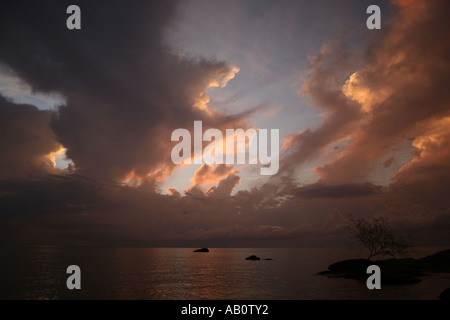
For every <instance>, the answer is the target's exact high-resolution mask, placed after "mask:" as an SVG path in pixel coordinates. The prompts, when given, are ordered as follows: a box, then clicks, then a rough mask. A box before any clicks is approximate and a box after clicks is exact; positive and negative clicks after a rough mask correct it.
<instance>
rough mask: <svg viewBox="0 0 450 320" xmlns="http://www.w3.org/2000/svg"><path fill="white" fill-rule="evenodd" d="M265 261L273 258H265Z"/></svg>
mask: <svg viewBox="0 0 450 320" xmlns="http://www.w3.org/2000/svg"><path fill="white" fill-rule="evenodd" d="M263 260H273V259H272V258H265V259H263Z"/></svg>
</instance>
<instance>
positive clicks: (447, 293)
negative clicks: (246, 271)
mask: <svg viewBox="0 0 450 320" xmlns="http://www.w3.org/2000/svg"><path fill="white" fill-rule="evenodd" d="M439 299H441V300H450V288H447V289H445V290H444V291H442V292H441V294H440V295H439Z"/></svg>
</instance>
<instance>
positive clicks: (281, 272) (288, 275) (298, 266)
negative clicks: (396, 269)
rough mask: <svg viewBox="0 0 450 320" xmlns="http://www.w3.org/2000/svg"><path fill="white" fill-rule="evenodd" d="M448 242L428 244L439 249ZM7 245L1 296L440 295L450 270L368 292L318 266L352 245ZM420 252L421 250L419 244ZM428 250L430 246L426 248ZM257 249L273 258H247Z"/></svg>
mask: <svg viewBox="0 0 450 320" xmlns="http://www.w3.org/2000/svg"><path fill="white" fill-rule="evenodd" d="M440 249H441V248H428V253H434V252H437V251H439V250H440ZM193 250H194V248H192V249H185V248H114V247H51V246H40V247H15V248H12V247H1V248H0V261H1V263H0V288H1V289H0V298H2V299H177V300H182V299H210V300H213V299H227V300H228V299H230V300H231V299H284V300H288V299H436V298H437V296H438V294H439V292H441V291H442V290H443V289H444V288H446V287H450V275H449V274H438V275H433V276H429V277H425V278H423V281H422V282H420V283H418V284H416V285H411V286H392V287H389V286H384V287H383V288H382V290H377V291H370V290H367V288H366V287H365V285H364V284H363V283H360V282H357V281H354V280H350V279H330V278H326V277H322V276H317V275H316V274H317V272H319V271H322V270H324V269H326V268H327V266H328V265H329V264H331V263H333V262H336V261H338V260H341V259H347V258H352V257H354V256H355V252H354V251H350V250H346V249H211V250H210V252H209V253H194V252H193ZM419 251H420V250H419ZM421 252H422V253H424V251H423V250H422V251H421ZM252 254H255V255H257V256H260V257H262V258H269V257H270V258H273V260H271V261H264V260H261V261H246V260H244V259H245V257H247V256H249V255H252ZM71 264H76V265H78V266H80V268H81V288H82V289H81V290H68V289H67V288H66V286H65V283H66V279H67V277H68V275H67V274H66V268H67V266H69V265H71Z"/></svg>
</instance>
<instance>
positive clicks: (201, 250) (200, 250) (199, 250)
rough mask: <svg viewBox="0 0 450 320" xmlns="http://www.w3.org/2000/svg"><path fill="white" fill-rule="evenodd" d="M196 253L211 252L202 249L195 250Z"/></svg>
mask: <svg viewBox="0 0 450 320" xmlns="http://www.w3.org/2000/svg"><path fill="white" fill-rule="evenodd" d="M194 252H209V249H208V248H201V249H197V250H194Z"/></svg>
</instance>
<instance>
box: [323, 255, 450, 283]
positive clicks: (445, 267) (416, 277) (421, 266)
mask: <svg viewBox="0 0 450 320" xmlns="http://www.w3.org/2000/svg"><path fill="white" fill-rule="evenodd" d="M373 264H374V265H377V266H379V267H380V269H381V274H382V275H381V283H382V284H387V285H405V284H414V283H417V282H420V281H421V279H420V277H422V276H424V275H426V274H427V273H447V272H448V273H450V249H448V250H444V251H441V252H438V253H436V254H433V255H431V256H426V257H423V258H420V259H412V258H405V259H394V258H392V259H386V260H377V261H371V260H367V259H350V260H343V261H340V262H336V263H333V264H332V265H330V266H329V267H328V270H326V271H323V272H320V273H319V275H324V276H328V277H342V278H350V279H357V280H361V281H366V280H367V273H366V271H367V267H368V266H370V265H373Z"/></svg>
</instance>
